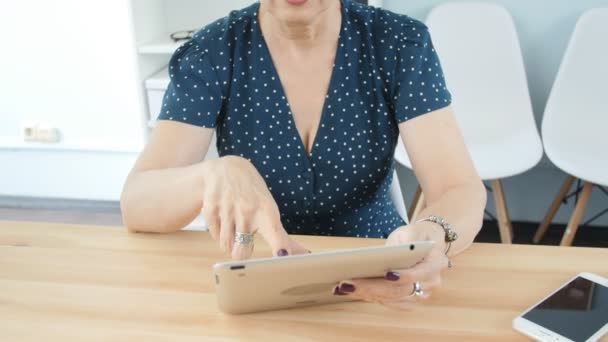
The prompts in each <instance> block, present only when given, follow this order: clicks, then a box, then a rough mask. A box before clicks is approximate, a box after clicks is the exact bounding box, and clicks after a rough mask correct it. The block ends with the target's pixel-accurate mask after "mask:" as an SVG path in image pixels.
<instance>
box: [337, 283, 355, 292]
mask: <svg viewBox="0 0 608 342" xmlns="http://www.w3.org/2000/svg"><path fill="white" fill-rule="evenodd" d="M340 291H341V292H355V285H353V284H348V283H343V284H342V285H340Z"/></svg>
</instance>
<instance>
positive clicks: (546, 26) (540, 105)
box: [383, 0, 608, 226]
mask: <svg viewBox="0 0 608 342" xmlns="http://www.w3.org/2000/svg"><path fill="white" fill-rule="evenodd" d="M482 1H483V0H482ZM486 1H487V2H494V3H498V4H500V5H502V6H504V7H505V8H506V9H507V10H509V12H510V13H511V15H512V16H513V19H514V21H515V25H516V28H517V31H518V33H519V37H520V40H521V46H522V53H523V55H524V60H525V64H526V69H527V74H528V81H529V85H530V95H531V97H532V105H533V108H534V112H535V117H536V119H537V124H538V127H539V128H540V122H541V119H542V114H543V111H544V108H545V104H546V102H547V98H548V96H549V92H550V90H551V87H552V84H553V81H554V79H555V75H556V73H557V70H558V68H559V65H560V63H561V60H562V57H563V55H564V51H565V49H566V46H567V45H568V41H569V40H570V36H571V34H572V32H573V30H574V26H575V24H576V21H577V20H578V18H579V17H580V15H581V14H582V13H583V12H584V11H585V10H588V9H591V8H595V7H608V0H486ZM446 2H456V1H454V0H384V1H383V7H384V8H386V9H388V10H391V11H394V12H397V13H403V14H407V15H409V16H411V17H414V18H416V19H419V20H422V21H424V19H425V18H426V17H427V15H428V13H429V12H430V10H431V9H432V8H433V7H435V6H437V5H439V4H442V3H446ZM606 39H607V40H608V37H606ZM440 57H441V56H440ZM447 82H448V85H449V80H447ZM567 135H568V134H567V132H564V138H566V139H567ZM398 173H399V176H400V179H401V180H402V187H403V188H404V192H405V195H406V197H407V198H408V200H409V199H410V198H411V196H412V192H413V191H414V188H415V184H416V181H415V178H414V176H413V174H412V173H411V171H409V170H405V169H402V168H400V169H398ZM565 177H566V175H565V174H564V173H563V172H562V171H560V170H558V169H556V168H555V167H554V166H553V165H552V164H551V163H550V162H549V161H548V160H547V158H546V157H545V158H544V159H543V161H542V162H541V164H540V165H539V166H537V167H536V168H534V169H533V170H531V171H529V172H527V173H525V174H523V175H519V176H515V177H511V178H509V179H505V180H504V182H503V183H504V187H505V195H506V199H507V205H508V207H509V211H510V214H511V217H512V219H513V220H519V221H537V222H538V221H540V220H542V218H543V216H544V214H545V211H546V210H547V208H548V206H549V204H550V203H551V201H552V200H553V197H554V196H555V194H556V193H557V191H558V189H559V187H560V185H561V182H563V180H564V179H565ZM489 207H490V208H492V207H493V204H492V201H491V196H490V198H489ZM606 207H608V198H607V197H605V196H603V194H601V192H600V191H598V190H594V192H593V193H592V196H591V199H590V201H589V206H588V208H587V210H586V213H585V218H589V217H591V216H593V215H595V214H596V213H598V212H599V211H601V210H603V209H604V208H606ZM571 213H572V201H570V203H569V205H567V206H564V207H562V209H561V210H560V211H559V213H558V215H557V217H556V221H557V222H562V223H564V222H567V220H568V218H569V216H570V214H571ZM595 224H600V225H604V226H608V215H604V217H602V219H600V220H598V221H596V222H595Z"/></svg>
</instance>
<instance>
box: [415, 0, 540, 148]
mask: <svg viewBox="0 0 608 342" xmlns="http://www.w3.org/2000/svg"><path fill="white" fill-rule="evenodd" d="M426 24H427V25H428V27H429V31H430V33H431V36H432V39H433V42H434V45H435V48H436V50H437V52H438V54H439V58H440V60H441V63H442V67H443V69H444V74H445V77H446V83H447V86H448V89H449V90H450V91H451V93H452V95H453V107H454V109H455V113H456V117H457V120H458V123H459V125H460V128H461V130H462V132H463V135H464V138H465V141H466V142H467V144H468V145H470V144H482V143H484V142H488V141H495V140H501V136H505V135H512V134H513V132H517V131H520V130H531V129H533V130H534V131H535V132H534V134H535V135H537V136H538V130H537V128H536V123H535V121H534V115H533V112H532V104H531V102H530V94H529V90H528V82H527V78H526V72H525V67H524V62H523V57H522V54H521V48H520V44H519V38H518V36H517V32H516V30H515V25H514V23H513V19H512V18H511V15H510V14H509V12H507V10H506V9H504V8H503V7H501V6H499V5H496V4H492V3H487V2H457V3H447V4H443V5H439V6H437V7H436V8H434V9H433V10H432V11H431V13H430V14H429V16H428V18H427V21H426Z"/></svg>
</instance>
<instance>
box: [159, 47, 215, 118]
mask: <svg viewBox="0 0 608 342" xmlns="http://www.w3.org/2000/svg"><path fill="white" fill-rule="evenodd" d="M169 77H170V83H169V86H168V87H167V90H166V92H165V95H164V97H163V101H162V107H161V111H160V113H159V115H158V120H172V121H178V122H184V123H187V124H191V125H195V126H200V127H208V128H215V127H216V126H217V124H218V120H219V117H220V112H221V110H222V102H223V96H222V90H221V86H220V82H219V80H218V78H217V76H216V73H215V70H214V69H213V67H212V66H211V63H210V62H209V60H208V56H207V54H206V53H205V52H204V50H203V49H201V48H200V47H199V46H198V44H196V43H195V42H194V41H193V40H191V41H189V42H187V43H185V44H184V45H182V46H181V47H180V48H179V49H178V50H177V51H176V52H175V53H174V54H173V56H172V57H171V60H170V62H169Z"/></svg>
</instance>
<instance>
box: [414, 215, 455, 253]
mask: <svg viewBox="0 0 608 342" xmlns="http://www.w3.org/2000/svg"><path fill="white" fill-rule="evenodd" d="M404 228H405V230H406V233H407V234H410V235H411V237H412V241H416V240H431V241H434V242H435V248H439V249H441V250H442V251H444V250H445V249H446V247H447V243H446V242H445V232H444V231H443V229H442V228H441V226H439V225H437V224H436V223H433V222H427V221H423V222H418V223H412V224H409V225H407V226H405V227H404Z"/></svg>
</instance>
